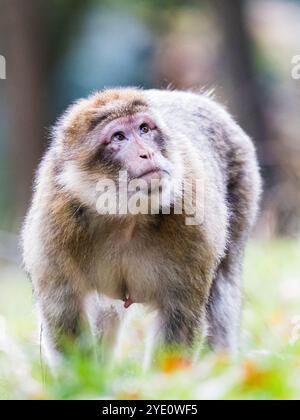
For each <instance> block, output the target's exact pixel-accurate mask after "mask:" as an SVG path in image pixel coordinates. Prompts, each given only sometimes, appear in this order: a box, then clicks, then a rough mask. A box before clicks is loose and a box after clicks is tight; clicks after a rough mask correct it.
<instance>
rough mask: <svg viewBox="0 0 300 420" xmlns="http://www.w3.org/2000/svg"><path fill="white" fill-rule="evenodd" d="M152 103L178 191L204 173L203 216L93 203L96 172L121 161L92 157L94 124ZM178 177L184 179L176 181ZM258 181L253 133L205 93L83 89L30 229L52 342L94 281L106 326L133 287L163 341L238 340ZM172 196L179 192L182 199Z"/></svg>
mask: <svg viewBox="0 0 300 420" xmlns="http://www.w3.org/2000/svg"><path fill="white" fill-rule="evenodd" d="M140 110H143V111H144V110H147V111H149V112H150V113H151V115H152V116H153V117H154V118H155V120H156V122H157V125H158V127H159V129H160V130H161V132H162V133H163V136H164V139H165V140H166V154H167V158H168V160H169V161H170V163H171V165H172V167H173V168H174V171H173V177H172V180H171V182H173V184H174V185H173V186H174V188H175V190H176V195H175V197H174V201H176V197H179V196H180V194H181V191H180V188H181V187H180V186H181V181H182V180H184V179H191V178H192V179H200V180H202V183H203V187H204V209H203V215H204V217H203V220H202V223H201V224H199V225H191V226H187V225H186V223H185V215H184V214H183V215H176V214H175V213H174V212H171V214H170V215H164V214H162V213H161V212H160V214H157V215H137V216H133V215H128V216H126V217H125V216H122V217H121V216H115V217H112V216H105V215H99V214H98V213H97V212H96V198H97V195H96V189H95V185H96V183H97V181H98V180H99V177H104V176H105V177H110V178H111V179H115V177H116V170H117V169H118V168H116V167H113V166H112V165H110V164H107V163H103V162H102V163H101V162H99V161H97V159H95V153H96V151H97V133H99V132H100V131H101V130H102V129H103V127H104V126H105V124H107V122H108V121H111V120H112V119H115V118H118V117H120V116H124V115H131V114H134V113H136V112H139V111H140ZM178 179H179V181H180V182H179V181H178ZM260 191H261V181H260V175H259V170H258V166H257V160H256V154H255V150H254V147H253V144H252V142H251V141H250V139H249V138H248V137H247V135H246V134H245V133H244V132H243V131H242V130H241V129H240V128H239V127H238V125H237V124H236V123H235V122H234V121H233V120H232V118H231V117H230V116H229V115H228V113H227V112H226V111H225V110H224V109H223V108H222V107H221V106H219V105H218V104H217V103H215V102H214V101H213V100H212V99H210V98H209V97H208V96H206V95H201V94H194V93H187V92H179V91H158V90H147V91H143V90H138V89H120V90H108V91H104V92H99V93H96V94H94V95H93V96H91V97H89V98H87V99H83V100H80V101H79V102H77V103H76V104H75V105H73V106H71V107H70V108H69V109H68V110H67V112H66V113H65V114H64V115H63V116H62V118H61V119H60V121H59V122H58V124H57V125H56V127H55V129H54V134H53V138H52V142H51V144H50V148H49V150H48V151H47V153H46V155H45V157H44V159H43V161H42V163H41V165H40V168H39V170H38V173H37V177H36V183H35V189H34V196H33V202H32V206H31V208H30V210H29V213H28V216H27V218H26V221H25V225H24V229H23V248H24V262H25V267H26V270H27V272H28V273H29V274H30V276H31V279H32V282H33V287H34V291H35V296H36V299H37V302H38V307H39V310H40V313H41V318H42V322H43V325H44V331H45V332H46V337H47V348H48V350H49V349H50V350H52V351H54V352H55V350H59V348H60V337H62V336H63V335H68V336H70V335H76V334H77V333H78V326H79V324H80V319H81V317H82V314H83V313H84V300H85V297H86V296H87V295H88V294H89V293H90V292H95V291H96V292H97V293H98V294H99V295H101V296H103V299H101V300H100V303H101V302H102V301H103V302H104V301H106V300H107V298H110V303H109V304H108V305H107V304H106V305H103V308H102V309H101V308H100V312H99V314H98V315H97V319H98V320H99V322H98V324H99V325H100V326H102V327H103V326H104V325H105V326H106V328H108V329H109V328H110V327H109V322H107V320H109V319H110V316H109V313H111V318H113V319H114V321H115V318H116V317H117V316H118V313H119V312H120V311H119V308H120V306H121V304H122V299H124V295H125V294H128V295H130V298H132V300H133V301H134V302H140V303H145V304H148V305H151V306H153V307H154V308H156V309H157V310H158V311H159V314H160V325H161V327H160V329H161V332H162V335H163V337H164V339H165V341H166V342H170V343H173V342H180V343H185V344H192V343H193V342H194V339H195V337H196V336H198V335H199V334H202V335H203V334H204V333H205V334H206V336H207V340H208V342H209V343H210V344H211V345H212V346H213V347H214V348H215V349H228V350H235V349H236V347H237V341H238V340H237V337H238V330H239V320H240V310H241V281H242V260H243V254H244V249H245V245H246V241H247V239H248V236H249V233H250V231H251V228H252V226H253V224H254V222H255V218H256V214H257V210H258V202H259V196H260ZM173 204H174V203H173Z"/></svg>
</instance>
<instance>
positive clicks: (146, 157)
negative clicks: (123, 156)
mask: <svg viewBox="0 0 300 420" xmlns="http://www.w3.org/2000/svg"><path fill="white" fill-rule="evenodd" d="M149 157H150V156H149V155H147V154H146V153H143V154H142V155H140V158H141V159H149Z"/></svg>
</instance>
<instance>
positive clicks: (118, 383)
mask: <svg viewBox="0 0 300 420" xmlns="http://www.w3.org/2000/svg"><path fill="white" fill-rule="evenodd" d="M299 276H300V244H299V243H297V242H295V241H285V240H277V241H273V242H269V243H255V244H254V243H252V244H251V245H250V246H249V248H248V251H247V258H246V263H245V276H244V277H245V304H244V308H245V309H244V317H243V318H244V319H243V326H242V334H241V352H240V355H239V356H238V358H237V359H236V360H235V361H232V360H229V359H228V357H227V356H226V355H225V354H213V353H211V352H209V351H208V350H205V349H203V350H202V351H201V353H200V355H199V357H197V360H196V361H195V360H194V361H192V360H191V358H189V357H188V356H186V355H184V354H179V353H172V352H165V353H164V354H160V355H159V357H158V358H157V361H156V363H155V366H153V367H152V369H150V370H149V371H148V372H147V373H143V369H142V361H143V355H144V351H145V331H146V330H147V329H148V328H147V327H148V325H149V323H150V322H151V314H148V313H146V312H145V311H143V310H139V309H135V314H134V315H133V318H132V320H131V322H130V324H129V326H128V327H127V328H126V335H125V336H123V338H122V340H121V342H120V346H119V348H118V354H117V355H116V356H115V357H114V358H113V360H112V361H111V362H110V363H105V364H104V365H103V364H102V365H101V363H98V362H96V360H95V357H93V356H91V355H90V356H89V357H88V356H87V355H82V354H78V352H76V350H75V351H73V352H72V354H71V355H70V357H69V358H68V360H67V361H66V362H65V364H64V366H63V367H62V369H61V372H60V373H59V375H58V377H57V378H56V379H54V378H53V377H52V376H51V375H50V373H49V372H48V371H47V369H46V367H45V364H44V362H43V361H42V360H41V357H40V349H39V334H38V331H37V330H38V329H37V325H36V319H35V309H34V306H33V301H32V295H31V287H30V285H29V283H28V282H27V281H26V279H25V278H24V275H23V274H22V272H20V270H18V269H17V268H16V267H13V266H4V265H2V266H1V265H0V284H1V286H0V287H1V294H0V399H83V398H84V399H85V398H87V399H96V398H117V399H299V397H300V357H299V355H300V305H299V302H300V278H299ZM132 308H133V307H132ZM130 310H131V308H130ZM298 327H299V328H298ZM42 359H43V357H42Z"/></svg>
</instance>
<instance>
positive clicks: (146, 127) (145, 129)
mask: <svg viewBox="0 0 300 420" xmlns="http://www.w3.org/2000/svg"><path fill="white" fill-rule="evenodd" d="M150 130H151V129H150V127H149V125H148V124H146V123H143V124H142V125H141V126H140V133H141V134H147V133H149V131H150Z"/></svg>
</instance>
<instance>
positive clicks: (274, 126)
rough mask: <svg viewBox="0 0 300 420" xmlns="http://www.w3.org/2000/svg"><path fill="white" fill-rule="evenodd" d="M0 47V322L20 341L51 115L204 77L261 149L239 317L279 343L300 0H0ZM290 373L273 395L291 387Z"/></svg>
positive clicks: (289, 235) (289, 259) (289, 224)
mask: <svg viewBox="0 0 300 420" xmlns="http://www.w3.org/2000/svg"><path fill="white" fill-rule="evenodd" d="M0 55H1V56H3V57H5V60H6V79H5V80H0V288H1V293H0V321H1V314H2V320H4V321H5V323H8V325H9V326H10V327H11V326H13V329H14V331H15V335H16V337H18V338H20V337H22V336H26V333H25V332H26V331H27V333H28V334H27V336H26V337H27V338H28V335H29V336H31V334H33V333H32V331H33V323H32V320H33V318H34V316H33V315H32V313H34V312H33V309H32V302H31V300H30V297H29V296H30V286H29V285H28V287H27V286H26V287H27V288H26V291H25V289H24V286H22V287H20V283H22V284H23V283H24V284H25V282H23V280H24V275H23V274H21V271H20V269H19V268H16V267H17V266H18V263H19V261H20V257H19V252H18V248H17V235H18V232H19V230H20V226H21V224H22V220H23V217H24V214H25V212H26V209H27V207H28V204H29V201H30V196H31V187H32V182H33V175H34V171H35V169H36V167H37V165H38V162H39V161H40V159H41V156H42V154H43V151H44V150H45V148H46V147H47V142H48V135H49V129H50V127H51V125H52V124H53V123H54V122H55V120H56V118H57V117H58V116H59V114H60V113H61V112H63V110H64V109H65V108H66V107H67V106H68V105H69V104H70V103H71V102H72V101H74V100H76V99H77V98H79V97H82V96H86V95H88V94H89V93H91V92H92V91H94V90H98V89H103V88H105V87H112V86H128V85H131V86H140V87H145V88H149V87H156V88H167V87H168V88H172V89H175V88H178V89H194V90H199V89H202V88H205V89H207V90H211V89H214V91H215V96H216V99H217V100H219V101H220V102H221V103H223V104H224V105H225V106H226V107H227V108H228V110H229V111H230V112H231V113H232V114H233V115H234V116H235V118H236V120H237V121H238V122H239V124H240V125H241V126H242V127H243V128H244V129H245V130H246V131H247V133H249V134H250V136H251V137H252V138H253V139H254V142H255V144H256V147H257V150H258V155H259V160H260V164H261V168H262V174H263V177H264V184H265V188H264V190H265V191H264V197H263V205H262V212H261V215H260V218H259V221H258V225H257V228H256V232H255V235H256V241H255V243H256V244H258V245H252V246H253V247H254V248H253V249H252V251H250V254H249V255H250V256H248V257H247V258H248V260H247V264H246V279H249V282H248V283H247V282H246V283H247V284H248V285H250V284H251V286H249V287H248V286H246V289H247V291H246V293H247V294H248V295H247V296H248V298H249V296H250V307H251V305H252V309H254V308H255V317H256V318H255V321H254V320H253V312H252V315H249V317H248V318H247V317H246V318H247V319H246V324H247V326H248V327H249V330H250V331H251V334H252V335H251V334H250V335H251V340H248V342H247V343H248V347H247V349H248V350H249V351H250V349H253V348H257V347H260V346H262V347H264V348H267V349H270V348H272V347H274V348H275V346H273V344H271V343H270V342H269V335H268V334H271V333H270V331H271V330H272V331H274V328H275V327H276V326H277V327H278V328H279V329H280V328H281V329H280V331H281V332H280V333H279V332H278V334H277V333H276V332H275V335H276V334H277V335H276V340H275V341H276V343H277V344H276V346H277V347H276V348H277V350H278V351H279V348H280V346H281V344H282V342H283V341H284V340H285V342H287V341H288V337H289V336H290V334H291V331H292V329H293V328H294V329H295V326H294V327H293V326H292V325H291V324H290V322H291V319H292V318H293V316H298V315H299V312H298V313H297V312H296V309H295V308H296V307H298V308H299V300H300V285H299V284H300V283H299V272H300V266H299V261H300V247H299V246H298V245H299V242H298V239H299V234H300V188H299V185H300V118H299V110H300V79H298V80H297V79H296V78H293V77H292V69H293V64H292V59H293V57H295V56H297V55H298V56H299V55H300V0H251V1H249V0H248V1H247V0H226V1H225V0H139V1H137V0H51V1H42V0H26V1H24V0H0ZM299 73H300V72H299ZM0 79H1V77H0ZM258 239H260V241H258ZM278 241H279V242H278ZM286 241H288V242H286ZM263 243H265V244H266V245H263ZM253 278H255V281H254V282H253ZM20 279H21V280H20ZM19 280H20V282H19ZM262 282H265V284H266V286H265V289H264V298H262V294H261V284H262ZM26 284H27V283H26ZM258 292H259V293H258ZM251 299H252V300H251ZM270 299H271V301H270ZM260 311H261V312H260ZM297 319H298V318H297ZM26 320H27V321H26ZM28 320H29V324H30V326H28V325H27V324H28ZM4 321H3V322H4ZM26 322H27V323H26ZM298 322H299V324H300V321H299V320H298ZM0 324H1V323H0ZM25 324H26V325H27V327H26V328H25ZM297 325H298V324H297ZM0 327H1V325H0ZM277 327H276V328H277ZM0 330H1V328H0ZM297 331H298V330H297ZM299 331H300V327H299ZM0 332H1V331H0ZM297 337H298V336H297ZM248 338H249V337H248ZM9 346H11V345H9ZM9 348H10V347H9ZM248 350H247V351H248ZM2 351H3V348H2ZM264 351H265V350H264ZM30 352H32V348H31V350H30ZM7 355H8V356H11V355H10V354H9V352H8V353H7ZM5 357H6V356H5ZM4 360H6V359H4ZM274 363H275V365H276V366H277V361H275V362H274ZM3 366H6V367H7V366H8V365H7V362H4V365H3ZM0 367H1V335H0ZM243 369H244V368H243ZM255 369H256V367H255V366H254V368H253V366H252V365H251V363H250V367H249V365H246V366H245V372H246V377H247V378H248V376H249V375H250V385H251V383H252V382H251V381H252V380H253V381H254V382H255V381H256V379H257V378H258V379H259V380H261V377H260V376H259V375H261V371H260V370H259V368H257V370H255ZM276 369H277V368H276ZM290 370H291V371H292V370H293V369H290ZM242 372H244V370H243V371H242ZM278 372H279V371H278ZM247 375H248V376H247ZM251 375H252V376H251ZM278 375H279V373H278ZM11 377H12V374H11V371H9V370H8V371H7V378H11ZM242 377H244V376H242ZM299 377H300V375H298V378H299ZM248 379H249V378H248ZM16 380H17V379H16ZM276 380H277V379H276ZM286 380H287V382H286V383H285V385H283V388H282V389H281V388H280V389H279V388H278V386H277V385H276V392H277V391H278V392H279V394H280V392H281V390H283V391H282V392H283V394H284V392H286V394H284V395H291V393H290V382H289V381H290V377H287V378H286ZM295 380H298V379H295ZM21 382H22V380H21ZM275 382H276V381H275ZM275 382H274V383H275ZM298 382H299V381H298ZM19 383H20V380H19ZM255 383H256V382H255ZM298 385H299V390H300V384H299V383H298ZM285 386H286V388H284V387H285ZM268 387H269V385H268V383H267V384H266V385H265V388H268ZM269 388H270V387H269ZM5 389H6V388H5V386H4V390H5ZM12 389H14V388H13V386H12ZM16 389H17V388H16ZM274 389H275V388H274ZM2 392H4V391H2ZM274 392H275V391H274ZM12 395H13V394H12ZM146 395H148V394H146ZM251 395H252V394H251ZM264 395H265V394H264ZM270 395H273V394H272V393H271V394H270ZM298 395H299V393H298ZM0 398H1V375H0Z"/></svg>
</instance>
